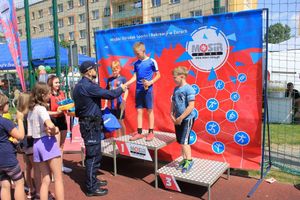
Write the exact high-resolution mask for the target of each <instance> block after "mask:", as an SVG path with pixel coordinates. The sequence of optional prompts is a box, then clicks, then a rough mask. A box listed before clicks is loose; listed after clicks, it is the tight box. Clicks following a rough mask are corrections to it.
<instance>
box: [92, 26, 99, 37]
mask: <svg viewBox="0 0 300 200" xmlns="http://www.w3.org/2000/svg"><path fill="white" fill-rule="evenodd" d="M98 30H100V28H99V27H94V28H93V37H94V35H95V32H96V31H98Z"/></svg>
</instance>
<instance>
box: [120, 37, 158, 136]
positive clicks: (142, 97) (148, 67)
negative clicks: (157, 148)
mask: <svg viewBox="0 0 300 200" xmlns="http://www.w3.org/2000/svg"><path fill="white" fill-rule="evenodd" d="M133 50H134V53H135V55H136V57H137V58H138V60H137V61H136V62H135V63H134V74H133V76H132V78H131V79H130V80H129V81H128V82H127V83H126V84H125V85H130V84H131V83H133V82H135V81H136V93H135V107H136V109H137V113H138V115H137V123H138V128H137V133H136V134H134V135H133V136H132V137H131V138H130V140H131V141H135V140H139V139H142V138H143V137H144V136H143V135H142V127H143V109H144V108H146V109H147V112H148V119H149V133H148V135H147V136H146V141H151V140H153V139H154V133H153V128H154V113H153V86H152V85H153V84H154V83H155V82H156V81H157V80H158V79H159V78H160V73H159V71H158V66H157V63H156V61H155V60H154V59H152V58H149V57H148V56H147V55H146V49H145V45H144V43H142V42H137V43H135V44H134V46H133ZM153 74H155V76H154V77H153Z"/></svg>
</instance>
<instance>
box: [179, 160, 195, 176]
mask: <svg viewBox="0 0 300 200" xmlns="http://www.w3.org/2000/svg"><path fill="white" fill-rule="evenodd" d="M193 164H194V161H193V160H186V162H185V164H184V166H183V168H182V170H181V172H182V173H187V172H189V171H190V170H191V168H192V166H193Z"/></svg>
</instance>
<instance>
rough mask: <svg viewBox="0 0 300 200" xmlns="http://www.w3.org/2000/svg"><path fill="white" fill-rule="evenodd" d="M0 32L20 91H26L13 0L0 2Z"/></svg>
mask: <svg viewBox="0 0 300 200" xmlns="http://www.w3.org/2000/svg"><path fill="white" fill-rule="evenodd" d="M0 30H1V31H2V32H3V33H4V36H5V38H6V41H7V45H8V47H9V50H10V53H11V56H12V58H13V61H14V64H15V67H16V71H17V73H18V76H19V78H20V82H21V85H22V90H23V91H26V85H25V80H24V71H23V66H22V55H21V47H20V39H19V34H18V25H17V17H16V9H15V5H14V2H13V0H0Z"/></svg>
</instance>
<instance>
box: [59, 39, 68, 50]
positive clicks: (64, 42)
mask: <svg viewBox="0 0 300 200" xmlns="http://www.w3.org/2000/svg"><path fill="white" fill-rule="evenodd" d="M60 46H62V47H64V48H69V47H70V42H69V41H67V40H62V41H61V42H60Z"/></svg>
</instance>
